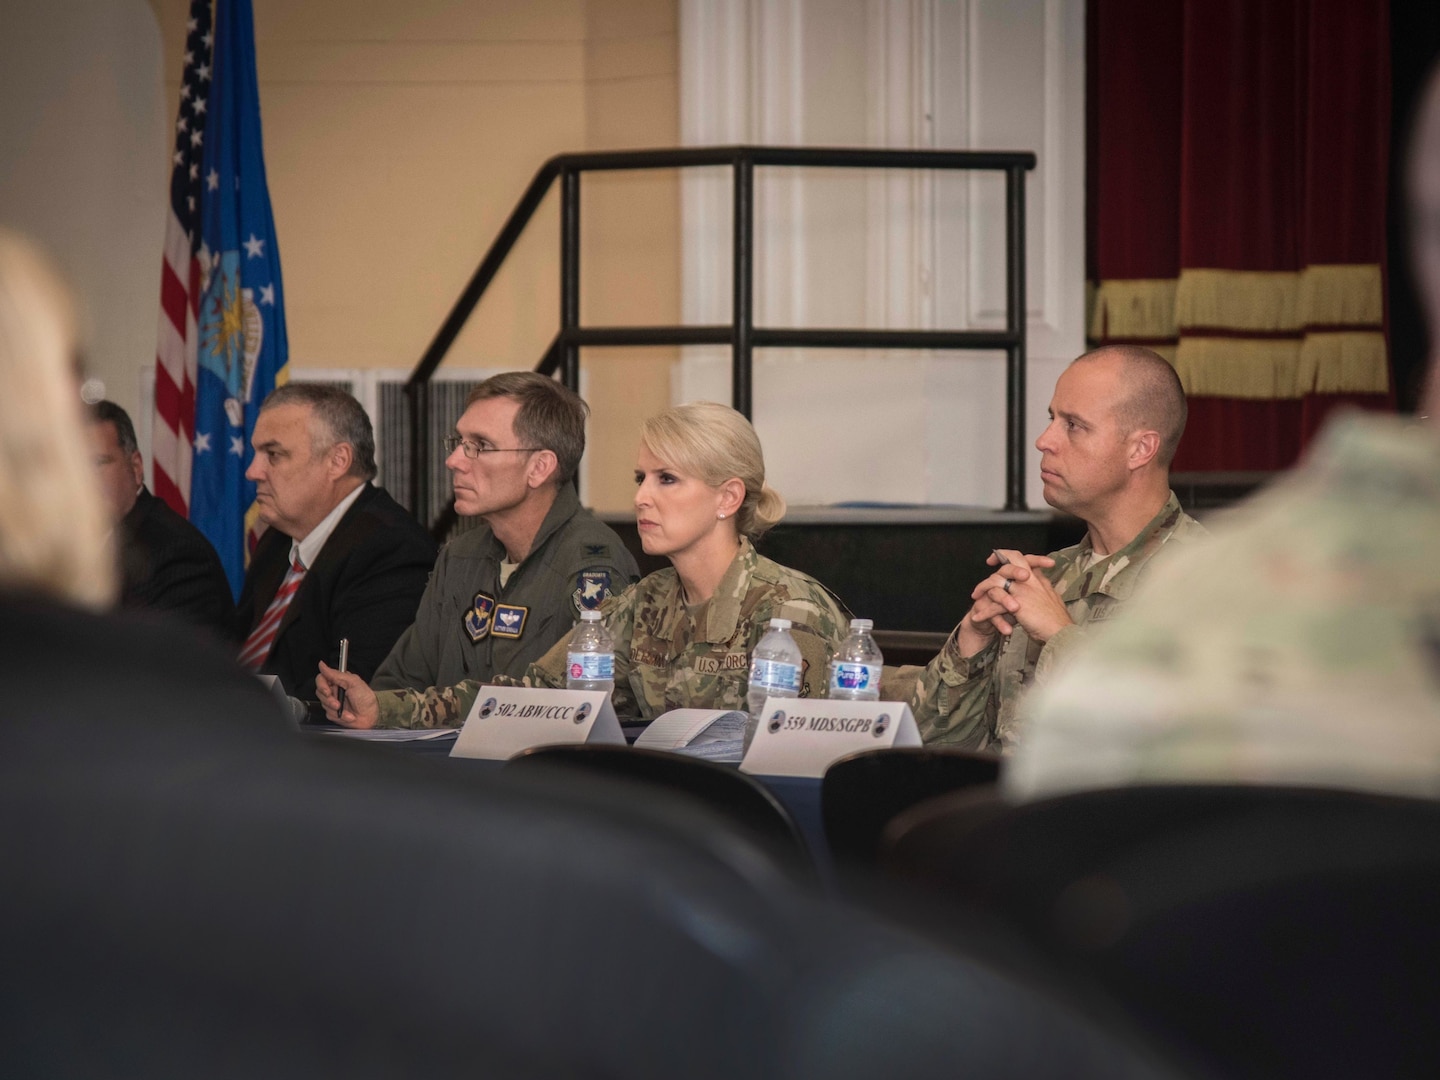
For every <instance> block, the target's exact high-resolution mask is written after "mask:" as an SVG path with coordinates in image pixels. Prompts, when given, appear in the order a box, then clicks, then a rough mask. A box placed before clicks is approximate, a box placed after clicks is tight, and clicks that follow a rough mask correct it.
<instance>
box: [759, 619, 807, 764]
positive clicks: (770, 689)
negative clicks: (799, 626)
mask: <svg viewBox="0 0 1440 1080" xmlns="http://www.w3.org/2000/svg"><path fill="white" fill-rule="evenodd" d="M802 663H803V658H802V657H801V655H800V646H799V645H796V644H795V639H794V638H793V637H791V636H790V620H789V619H771V620H770V629H769V630H767V631H765V636H764V637H762V638H761V639H760V641H759V644H757V645H756V646H755V651H754V652H753V653H751V654H750V693H749V696H748V699H747V700H748V703H749V705H750V722H749V723H748V724H746V725H745V746H746V748H747V749H748V748H749V746H750V740H751V739H753V738H754V737H755V727H756V725H757V724H758V723H759V722H760V711H761V710H762V709H764V708H765V699H766V698H772V697H787V698H788V697H793V698H798V697H799V696H800V669H801V665H802Z"/></svg>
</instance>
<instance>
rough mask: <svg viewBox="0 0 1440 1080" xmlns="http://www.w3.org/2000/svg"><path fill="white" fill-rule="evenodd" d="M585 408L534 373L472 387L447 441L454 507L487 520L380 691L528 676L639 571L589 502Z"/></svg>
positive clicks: (442, 564)
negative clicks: (581, 469) (583, 490)
mask: <svg viewBox="0 0 1440 1080" xmlns="http://www.w3.org/2000/svg"><path fill="white" fill-rule="evenodd" d="M586 411H587V410H586V407H585V403H584V402H583V401H581V400H580V399H579V398H578V397H576V396H575V394H573V393H572V392H571V391H570V390H568V389H567V388H566V387H564V386H563V385H561V384H560V383H558V382H556V381H555V380H553V379H548V378H546V377H544V376H543V375H538V374H536V373H534V372H528V371H521V372H509V373H506V374H504V375H497V376H495V377H494V378H491V379H487V380H486V381H485V382H483V383H481V384H480V385H479V386H477V387H476V388H475V389H474V390H472V391H471V392H470V395H469V397H468V398H467V399H466V402H465V412H464V413H463V414H462V415H461V417H460V419H459V420H458V421H456V424H455V431H456V434H455V435H454V436H453V437H452V438H450V439H448V440H447V446H448V447H449V450H450V456H449V457H448V458H447V459H446V461H445V464H446V467H447V468H448V469H449V470H450V475H451V482H452V483H453V485H454V488H455V509H456V511H457V512H458V513H460V514H462V515H466V516H477V517H479V518H481V519H482V521H483V522H484V524H482V525H480V526H478V527H476V528H473V529H470V530H469V531H467V532H463V533H461V534H460V535H459V536H457V537H456V538H455V539H454V540H452V541H451V542H450V543H449V544H447V545H446V546H445V548H444V550H443V551H441V552H440V557H439V559H437V560H436V563H435V569H434V571H433V572H432V573H431V575H430V581H429V583H428V584H427V585H426V587H425V595H424V596H423V597H422V598H421V600H420V606H419V608H418V610H417V611H416V613H415V621H414V622H413V623H412V624H411V625H410V627H409V629H407V630H406V631H405V632H404V633H403V634H402V635H401V636H400V639H399V640H398V641H397V642H396V643H395V646H394V648H392V649H391V650H390V654H389V655H388V656H387V657H386V658H385V660H384V662H383V663H382V664H381V665H380V667H379V669H378V670H377V671H376V672H375V678H374V680H373V683H372V684H373V686H374V687H375V688H376V689H387V690H398V689H401V688H402V687H411V688H414V689H417V690H423V689H425V688H427V687H430V686H448V685H451V684H453V683H458V682H460V681H462V680H464V679H476V680H478V681H480V682H486V681H489V680H490V679H492V678H493V677H494V676H496V675H500V674H505V673H507V672H508V673H511V674H519V673H521V672H523V671H524V670H525V668H526V667H527V666H528V665H529V664H531V663H533V662H534V661H535V660H537V659H539V658H540V657H541V656H543V655H544V654H545V652H546V650H548V649H549V648H550V646H551V645H553V644H554V643H555V642H556V641H558V640H560V639H561V638H563V637H565V636H566V635H567V634H569V632H570V629H571V627H572V626H574V624H575V620H576V618H577V617H578V615H579V612H581V611H583V610H585V609H586V608H599V607H600V605H601V604H602V603H604V601H605V599H606V598H607V597H609V596H610V595H612V594H613V593H618V592H620V591H622V590H623V589H625V588H626V587H627V586H629V585H630V584H631V583H632V582H634V581H635V580H636V579H637V578H638V577H639V576H640V574H639V571H638V569H637V568H636V565H635V559H634V557H633V556H632V555H631V554H630V552H629V551H628V550H627V549H626V547H625V544H624V543H623V542H622V541H621V539H620V537H618V536H617V535H616V534H615V532H614V531H613V530H612V529H611V528H610V527H609V526H608V525H606V524H604V523H603V522H601V521H599V520H598V519H597V518H596V517H595V515H594V514H592V513H590V511H589V510H586V509H585V508H584V507H582V506H581V505H580V500H579V499H578V498H577V497H576V495H575V488H574V486H573V485H572V484H571V479H572V478H573V477H574V475H575V470H576V468H577V467H578V466H579V463H580V456H581V454H582V453H583V452H584V449H585V414H586Z"/></svg>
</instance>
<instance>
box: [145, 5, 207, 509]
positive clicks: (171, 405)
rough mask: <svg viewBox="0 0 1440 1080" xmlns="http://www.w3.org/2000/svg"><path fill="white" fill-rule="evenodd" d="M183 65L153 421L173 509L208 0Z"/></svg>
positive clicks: (177, 490)
mask: <svg viewBox="0 0 1440 1080" xmlns="http://www.w3.org/2000/svg"><path fill="white" fill-rule="evenodd" d="M186 31H187V33H186V36H185V71H184V75H183V76H182V77H181V80H180V108H179V110H178V111H177V115H176V120H175V151H174V154H173V155H172V156H171V162H172V166H171V170H170V213H169V214H168V215H167V217H166V221H165V260H164V266H163V267H162V268H161V271H160V329H159V334H158V340H157V344H156V349H155V422H154V424H153V425H152V431H153V434H152V436H151V445H150V451H151V460H152V462H153V463H154V467H155V494H156V495H158V496H159V497H160V498H162V499H164V500H165V501H166V502H167V503H169V504H170V506H171V507H172V508H173V509H174V510H175V511H176V512H177V513H179V514H185V513H186V512H187V511H188V509H189V505H190V460H191V441H192V440H193V439H194V438H195V378H196V375H195V347H196V340H197V334H196V326H195V323H196V315H197V312H198V310H199V306H200V260H199V258H198V248H199V245H200V236H199V231H200V203H201V199H202V198H203V194H202V193H203V183H202V177H201V175H200V168H201V156H202V153H203V143H204V139H205V120H206V108H207V101H208V98H209V94H210V82H211V64H210V62H211V53H212V48H213V45H214V42H215V35H214V34H213V33H212V31H211V28H210V3H209V0H191V4H190V18H189V20H188V21H187V22H186Z"/></svg>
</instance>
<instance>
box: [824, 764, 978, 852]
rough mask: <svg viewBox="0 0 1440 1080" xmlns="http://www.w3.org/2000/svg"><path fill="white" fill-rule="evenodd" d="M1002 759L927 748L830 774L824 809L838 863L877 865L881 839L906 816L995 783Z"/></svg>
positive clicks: (832, 769)
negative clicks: (917, 807) (940, 799)
mask: <svg viewBox="0 0 1440 1080" xmlns="http://www.w3.org/2000/svg"><path fill="white" fill-rule="evenodd" d="M999 776H1000V759H999V758H998V757H995V756H993V755H990V754H977V753H969V752H966V751H963V750H942V749H930V748H925V747H917V748H902V749H890V750H866V751H863V752H861V753H858V754H851V755H850V756H849V757H845V758H841V759H840V760H839V761H837V762H835V764H833V765H831V766H830V768H828V769H827V770H825V779H824V781H823V782H822V783H821V786H820V808H821V812H822V814H823V815H824V818H825V836H826V839H827V841H828V843H829V845H830V851H831V853H832V854H833V855H834V857H835V861H836V862H837V863H842V864H843V863H848V864H851V865H856V866H871V865H873V864H874V862H875V860H876V857H877V855H878V854H879V851H880V838H881V836H882V834H883V833H884V831H885V827H886V825H888V824H889V823H890V821H891V819H893V818H894V817H895V815H897V814H899V813H900V812H901V811H903V810H906V809H908V808H910V807H912V806H914V805H916V804H917V803H921V802H924V801H926V800H927V799H933V798H934V797H935V796H937V795H944V794H946V793H948V792H954V791H964V790H968V789H972V788H976V787H984V786H987V785H992V784H994V783H995V781H996V780H997V779H999Z"/></svg>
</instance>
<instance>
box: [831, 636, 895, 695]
mask: <svg viewBox="0 0 1440 1080" xmlns="http://www.w3.org/2000/svg"><path fill="white" fill-rule="evenodd" d="M874 625H875V624H874V623H873V622H871V621H870V620H869V619H851V620H850V634H849V636H847V637H846V638H845V640H844V641H843V642H841V643H840V648H838V649H836V650H835V655H834V656H832V657H831V658H830V695H829V696H830V697H831V698H835V699H838V700H840V701H879V700H880V669H881V668H882V667H883V666H884V664H885V658H884V657H883V656H881V655H880V650H879V648H877V647H876V645H875V639H874V638H873V637H871V636H870V630H871V629H872V628H873V627H874Z"/></svg>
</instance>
